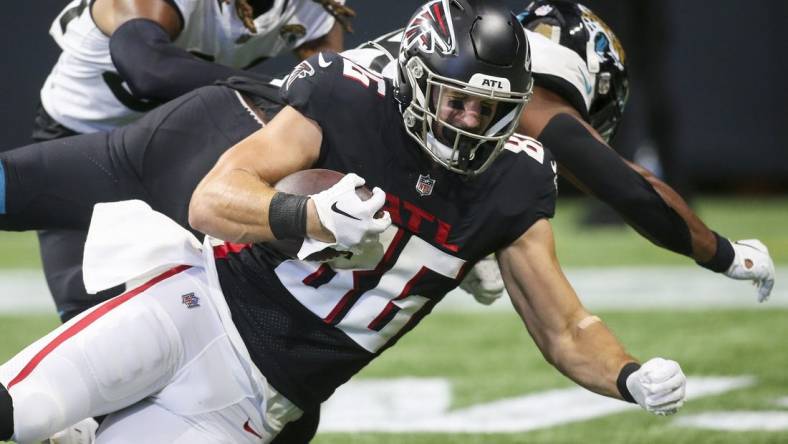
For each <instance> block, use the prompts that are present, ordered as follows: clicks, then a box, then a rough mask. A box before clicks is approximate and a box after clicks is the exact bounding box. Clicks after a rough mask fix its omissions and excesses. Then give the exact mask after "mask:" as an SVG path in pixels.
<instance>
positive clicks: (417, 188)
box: [217, 54, 556, 408]
mask: <svg viewBox="0 0 788 444" xmlns="http://www.w3.org/2000/svg"><path fill="white" fill-rule="evenodd" d="M281 94H282V97H283V100H284V101H285V102H286V103H287V104H289V105H290V106H292V107H294V108H295V109H297V110H298V111H300V112H301V113H302V114H303V115H305V116H306V117H308V118H310V119H313V120H314V121H316V122H317V123H318V124H319V125H320V127H321V128H322V132H323V139H322V145H321V147H320V156H319V159H318V161H317V163H316V164H315V165H314V167H315V168H327V169H332V170H337V171H341V172H354V173H356V174H358V175H359V176H361V177H363V178H365V179H366V181H367V185H368V186H369V187H370V188H371V187H374V186H378V187H381V188H382V189H383V190H384V191H386V210H387V211H389V213H390V214H391V219H392V222H393V224H392V226H391V227H389V229H388V230H386V231H385V232H384V233H383V234H382V235H381V236H380V243H379V245H378V248H377V249H372V251H371V252H368V254H365V255H364V256H365V258H364V259H363V260H360V261H357V262H353V261H352V260H351V261H349V262H339V261H337V262H327V263H319V262H307V261H299V260H290V259H286V258H284V257H282V255H281V254H279V253H277V252H276V251H274V250H273V249H272V248H270V247H269V246H267V245H266V244H255V245H251V246H246V247H238V248H224V249H223V251H222V254H220V255H218V256H217V257H219V259H217V269H218V272H219V279H220V282H221V285H222V290H223V291H224V293H225V297H226V298H227V301H228V304H229V306H230V310H231V313H232V316H233V320H234V322H235V324H236V325H237V327H238V329H239V331H240V332H241V336H242V338H243V340H244V342H245V344H246V345H247V347H248V348H249V351H250V354H251V356H252V359H253V360H254V362H255V364H256V365H258V366H259V368H260V369H261V370H262V372H263V373H264V374H265V375H266V377H267V378H268V381H269V382H270V383H271V384H272V385H273V386H274V387H276V388H277V390H279V391H280V392H282V393H283V394H284V395H285V396H286V397H288V398H289V399H290V400H292V401H293V402H295V403H296V404H297V405H299V406H301V407H302V408H308V407H310V406H312V405H315V404H316V403H319V402H322V401H324V400H325V399H327V398H328V397H329V396H330V395H331V393H332V392H333V391H334V389H335V388H336V387H337V386H339V385H340V384H342V383H344V382H345V381H347V380H348V379H349V378H350V377H351V376H352V375H353V374H355V373H356V372H358V371H359V370H360V369H361V368H362V367H363V366H364V365H366V364H367V363H368V362H369V361H370V360H371V359H373V358H374V357H375V356H376V355H378V354H379V353H380V352H381V351H382V350H384V349H385V348H387V347H389V346H391V345H392V344H394V343H395V342H396V340H397V339H398V338H399V337H400V336H402V335H403V334H404V333H405V332H407V331H409V330H410V329H411V328H413V327H414V326H415V325H416V324H417V323H418V322H419V320H421V319H422V318H423V317H424V316H425V315H426V314H428V313H429V312H430V311H431V310H432V308H433V306H434V305H435V304H436V303H438V302H439V301H440V300H441V298H442V297H443V296H444V295H445V294H446V293H447V292H448V291H450V290H452V289H453V288H454V287H456V286H457V285H458V284H459V282H460V281H461V279H462V277H463V276H464V273H465V271H466V270H467V269H468V268H469V267H470V266H471V265H472V264H474V263H475V262H476V261H478V260H479V259H481V258H482V257H484V256H486V255H488V254H490V253H492V252H494V251H496V250H498V249H500V248H502V247H504V246H506V245H508V244H510V243H512V242H513V241H514V240H516V239H517V238H518V237H519V236H521V235H522V234H523V233H524V232H525V231H526V230H527V229H528V228H529V227H530V226H531V225H532V224H533V223H534V222H536V221H537V220H539V219H541V218H549V217H551V216H552V215H553V212H554V202H555V194H556V189H555V163H554V162H553V161H552V157H551V156H550V154H549V153H548V152H546V151H544V150H542V148H541V145H539V144H538V142H535V141H533V140H532V139H528V138H526V137H522V136H514V137H513V138H512V139H511V140H510V142H509V143H508V144H507V147H506V148H507V149H506V150H504V152H503V154H501V156H500V158H499V159H498V160H496V162H494V163H493V165H492V166H491V167H490V168H489V169H488V170H487V171H485V172H484V173H483V174H481V175H479V176H477V177H474V178H472V179H468V178H464V177H461V176H460V175H457V174H454V173H451V172H449V171H447V170H445V169H444V168H442V167H440V166H437V165H436V164H434V163H433V162H432V160H431V159H430V158H429V157H428V155H426V154H425V153H424V152H423V151H422V149H421V148H420V147H419V145H418V144H417V143H416V142H415V141H414V140H413V139H412V138H411V137H410V136H409V135H408V134H407V133H406V132H405V129H404V125H403V123H402V114H401V113H400V112H399V104H398V102H397V101H396V100H395V99H394V96H393V94H392V85H391V83H389V82H388V81H386V80H384V79H383V78H381V77H380V76H378V75H376V74H374V73H371V72H369V71H367V70H365V69H363V68H361V67H360V66H358V65H357V64H355V63H353V62H351V61H349V60H347V59H344V58H342V57H340V56H338V55H335V54H321V55H319V56H315V57H312V58H310V59H307V60H306V61H304V62H302V63H301V64H299V65H298V66H297V67H296V68H295V70H294V71H293V72H292V74H291V75H290V76H289V77H288V78H287V79H286V80H285V82H284V84H283V85H282V88H281Z"/></svg>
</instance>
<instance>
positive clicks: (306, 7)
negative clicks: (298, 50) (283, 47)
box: [290, 0, 345, 47]
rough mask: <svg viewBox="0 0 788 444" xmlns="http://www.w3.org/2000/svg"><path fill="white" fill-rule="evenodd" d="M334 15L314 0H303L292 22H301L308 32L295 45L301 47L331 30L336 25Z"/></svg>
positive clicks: (341, 0) (342, 0)
mask: <svg viewBox="0 0 788 444" xmlns="http://www.w3.org/2000/svg"><path fill="white" fill-rule="evenodd" d="M337 3H341V4H345V0H337ZM334 22H335V19H334V16H332V15H331V14H330V13H329V12H328V11H326V9H325V8H323V6H322V5H321V4H319V3H318V2H316V1H314V0H302V1H301V4H300V5H299V6H298V9H297V10H296V12H295V14H294V15H293V18H292V19H290V23H293V24H301V25H303V26H304V27H305V28H306V34H305V35H304V36H303V37H301V38H300V39H298V40H297V41H296V44H295V46H296V47H299V46H301V45H303V44H304V43H306V42H309V41H312V40H317V39H319V38H321V37H323V36H325V35H326V34H328V32H329V31H331V28H332V27H333V26H334Z"/></svg>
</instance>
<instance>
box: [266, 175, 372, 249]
mask: <svg viewBox="0 0 788 444" xmlns="http://www.w3.org/2000/svg"><path fill="white" fill-rule="evenodd" d="M343 177H345V174H344V173H340V172H339V171H333V170H327V169H322V168H315V169H311V170H302V171H296V172H295V173H293V174H290V175H288V176H285V177H283V178H282V179H281V180H279V181H278V182H277V183H275V184H274V188H275V189H276V190H277V191H282V192H285V193H290V194H298V195H301V196H306V195H310V194H317V193H319V192H321V191H323V190H326V189H328V188H331V187H332V186H333V185H334V184H335V183H337V182H339V181H340V180H341V179H342V178H343ZM356 194H357V195H358V197H359V198H361V200H367V199H369V198H370V197H372V191H370V190H369V188H367V187H363V186H362V187H358V188H356ZM376 217H377V215H376ZM301 243H302V241H301V240H295V239H285V240H275V241H271V242H268V245H270V246H271V247H273V248H274V249H276V250H277V251H279V252H280V253H282V254H284V255H285V256H287V257H290V258H295V257H296V256H297V254H298V250H300V249H301ZM345 254H349V253H348V252H339V251H336V250H334V249H332V248H326V249H325V250H323V251H319V252H317V253H314V254H312V255H310V256H309V257H308V258H307V260H317V261H325V260H329V259H333V258H336V257H338V256H342V255H345Z"/></svg>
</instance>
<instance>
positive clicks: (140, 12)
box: [91, 0, 271, 101]
mask: <svg viewBox="0 0 788 444" xmlns="http://www.w3.org/2000/svg"><path fill="white" fill-rule="evenodd" d="M91 13H92V15H93V19H94V20H95V22H96V26H98V28H99V29H100V30H101V31H102V32H103V33H104V34H106V35H108V36H110V40H109V49H110V55H111V57H112V62H113V64H114V65H115V67H116V68H117V70H118V73H120V75H121V76H122V77H123V79H124V80H126V82H127V83H128V85H129V89H131V91H132V93H133V94H134V95H135V96H136V97H138V98H143V99H154V100H161V101H166V100H170V99H173V98H175V97H178V96H180V95H182V94H185V93H187V92H189V91H191V90H194V89H197V88H199V87H201V86H205V85H211V84H213V83H214V82H216V81H217V80H222V79H226V78H229V77H232V76H238V75H242V76H246V77H257V78H260V79H261V80H262V81H266V82H267V81H269V80H271V79H270V78H268V77H265V76H263V75H260V74H257V73H253V72H248V71H244V70H240V69H235V68H230V67H228V66H224V65H219V64H217V63H212V62H208V61H206V60H202V59H199V58H197V57H195V56H193V55H192V54H190V53H189V52H187V51H186V50H184V49H181V48H178V47H177V46H175V45H174V44H173V40H174V39H175V38H176V37H177V36H178V35H179V34H180V32H181V30H182V28H183V23H182V22H181V18H180V16H179V14H178V12H177V11H176V10H175V7H174V6H172V5H171V4H169V3H167V2H166V1H164V0H155V1H150V0H120V1H117V0H96V2H95V3H94V4H93V6H92V10H91Z"/></svg>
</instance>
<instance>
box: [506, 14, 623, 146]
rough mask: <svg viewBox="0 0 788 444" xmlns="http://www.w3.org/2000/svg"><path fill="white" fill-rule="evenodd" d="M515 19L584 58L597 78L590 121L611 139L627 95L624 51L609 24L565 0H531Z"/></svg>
mask: <svg viewBox="0 0 788 444" xmlns="http://www.w3.org/2000/svg"><path fill="white" fill-rule="evenodd" d="M517 19H518V20H519V21H520V23H522V25H523V26H524V27H525V28H526V29H528V30H530V31H534V32H538V33H540V34H542V35H544V36H545V37H547V38H549V39H551V40H553V41H554V42H556V43H558V44H560V45H561V46H565V47H567V48H569V49H571V50H573V51H574V52H576V53H577V54H578V55H580V57H581V58H582V59H583V60H585V62H586V64H587V66H588V71H589V72H590V73H591V74H592V75H594V76H595V77H596V80H595V87H594V95H593V98H592V100H591V106H590V109H589V113H588V115H589V118H590V122H589V123H590V124H591V126H593V127H594V129H596V130H597V132H599V134H600V135H601V136H602V137H604V138H605V139H606V140H607V141H610V139H612V138H613V136H614V135H615V133H616V130H617V129H618V124H619V122H620V120H621V115H622V113H623V112H624V107H626V104H627V99H628V98H629V79H628V77H627V64H626V62H627V60H626V54H625V53H624V48H623V47H622V46H621V42H620V41H619V40H618V38H617V37H616V35H615V34H613V31H612V30H611V29H610V27H609V26H607V24H605V22H603V21H602V19H600V18H599V17H598V16H597V15H596V14H594V13H593V12H592V11H591V10H590V9H588V8H587V7H585V6H583V5H581V4H579V3H574V2H571V1H566V0H538V1H533V2H531V3H530V4H529V5H528V6H527V7H526V8H525V10H524V11H523V12H521V13H520V14H518V15H517Z"/></svg>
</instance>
